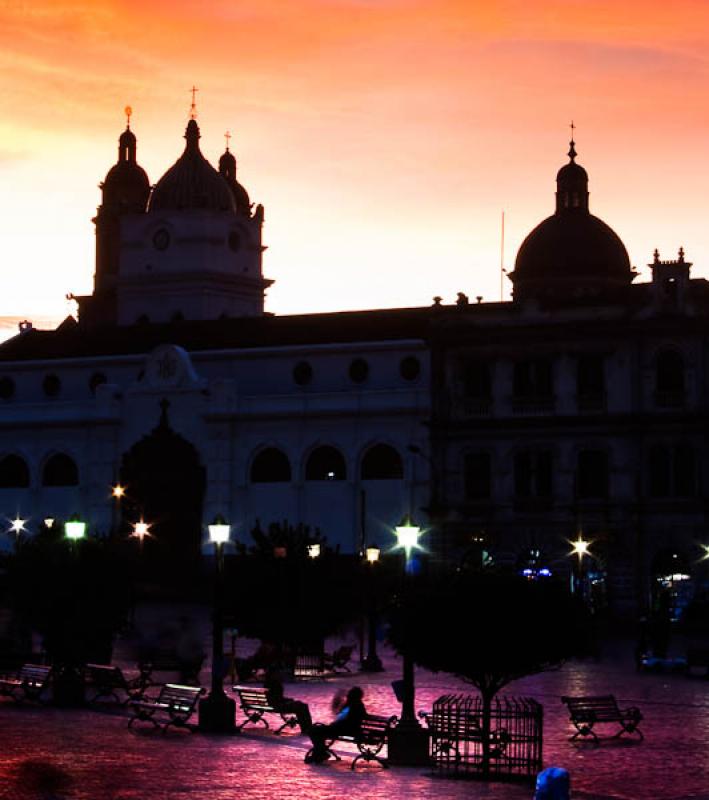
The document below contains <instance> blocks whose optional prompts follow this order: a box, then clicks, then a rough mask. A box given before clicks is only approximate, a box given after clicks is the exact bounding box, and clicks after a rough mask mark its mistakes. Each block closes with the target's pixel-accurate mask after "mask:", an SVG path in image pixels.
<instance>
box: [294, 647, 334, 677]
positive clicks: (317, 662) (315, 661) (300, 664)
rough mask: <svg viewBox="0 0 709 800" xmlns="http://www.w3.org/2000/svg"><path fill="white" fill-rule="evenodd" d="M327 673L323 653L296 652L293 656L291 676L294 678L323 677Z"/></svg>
mask: <svg viewBox="0 0 709 800" xmlns="http://www.w3.org/2000/svg"><path fill="white" fill-rule="evenodd" d="M327 674H328V671H327V669H326V668H325V654H324V653H322V652H320V653H298V654H297V655H296V656H295V659H294V661H293V678H294V679H295V680H309V679H313V678H323V677H325V675H327Z"/></svg>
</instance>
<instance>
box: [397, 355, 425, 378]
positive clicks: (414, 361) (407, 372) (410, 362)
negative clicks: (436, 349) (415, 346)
mask: <svg viewBox="0 0 709 800" xmlns="http://www.w3.org/2000/svg"><path fill="white" fill-rule="evenodd" d="M399 372H400V373H401V377H402V378H403V379H404V380H405V381H415V380H416V378H418V376H419V375H420V374H421V362H420V361H419V360H418V358H416V356H406V358H402V359H401V364H399Z"/></svg>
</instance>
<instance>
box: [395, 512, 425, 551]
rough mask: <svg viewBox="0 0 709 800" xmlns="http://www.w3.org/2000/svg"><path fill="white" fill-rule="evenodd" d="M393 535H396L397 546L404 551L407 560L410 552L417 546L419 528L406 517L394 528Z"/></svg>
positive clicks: (419, 533)
mask: <svg viewBox="0 0 709 800" xmlns="http://www.w3.org/2000/svg"><path fill="white" fill-rule="evenodd" d="M394 533H396V539H397V543H398V546H399V547H401V548H402V549H403V550H404V552H405V553H406V558H408V557H409V556H410V555H411V551H412V550H416V549H417V548H418V546H419V536H420V535H421V528H419V527H418V525H414V524H413V522H412V521H411V517H409V516H406V517H404V519H403V520H402V521H401V524H400V525H397V526H396V528H394Z"/></svg>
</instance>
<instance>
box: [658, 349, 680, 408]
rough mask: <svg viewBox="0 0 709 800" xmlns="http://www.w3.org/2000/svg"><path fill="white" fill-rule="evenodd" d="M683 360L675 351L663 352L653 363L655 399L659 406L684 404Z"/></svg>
mask: <svg viewBox="0 0 709 800" xmlns="http://www.w3.org/2000/svg"><path fill="white" fill-rule="evenodd" d="M684 393H685V380H684V359H683V358H682V356H681V355H680V354H679V353H677V352H676V351H675V350H664V351H663V352H661V353H658V355H657V361H656V363H655V399H656V400H657V404H658V405H659V406H678V405H682V403H683V402H684Z"/></svg>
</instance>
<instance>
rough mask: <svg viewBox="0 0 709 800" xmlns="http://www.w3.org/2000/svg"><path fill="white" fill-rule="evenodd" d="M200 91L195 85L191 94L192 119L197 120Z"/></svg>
mask: <svg viewBox="0 0 709 800" xmlns="http://www.w3.org/2000/svg"><path fill="white" fill-rule="evenodd" d="M198 91H199V89H198V88H197V87H196V86H195V85H194V84H193V85H192V88H191V89H190V92H191V93H192V105H191V106H190V119H197V97H196V95H197V92H198Z"/></svg>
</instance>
